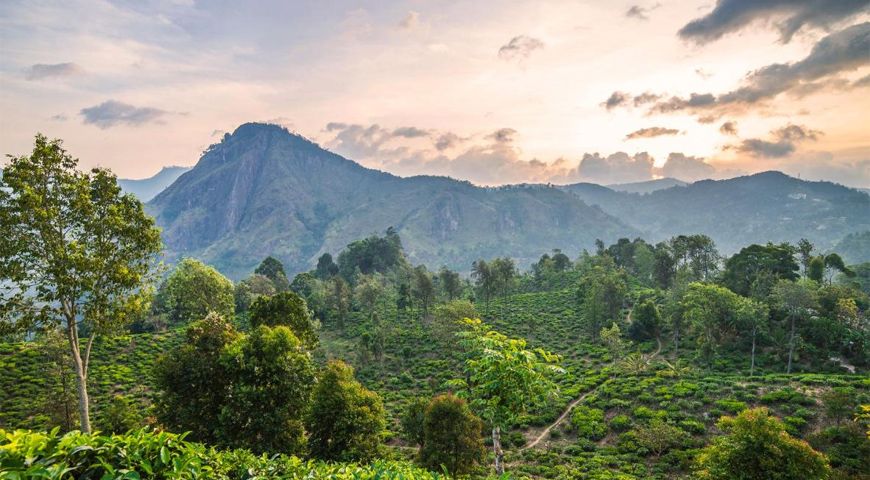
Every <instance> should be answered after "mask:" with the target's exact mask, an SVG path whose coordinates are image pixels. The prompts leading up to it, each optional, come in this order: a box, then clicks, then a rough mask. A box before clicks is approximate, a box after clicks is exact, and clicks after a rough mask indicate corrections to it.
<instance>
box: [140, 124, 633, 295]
mask: <svg viewBox="0 0 870 480" xmlns="http://www.w3.org/2000/svg"><path fill="white" fill-rule="evenodd" d="M147 208H148V210H149V212H150V213H152V214H153V215H154V216H155V217H156V218H157V223H158V224H159V225H160V226H161V227H163V238H164V241H165V242H166V246H167V255H168V256H169V260H173V259H177V258H179V257H181V256H185V255H189V256H196V257H199V258H201V259H203V260H204V261H207V262H209V263H212V264H214V265H215V266H217V267H218V268H219V269H220V270H221V271H222V272H224V273H225V274H227V275H229V276H231V277H233V278H240V277H242V276H244V275H247V274H248V273H249V272H251V271H252V270H253V269H254V267H255V266H256V265H257V263H258V262H260V261H261V260H262V259H263V258H264V257H265V256H267V255H274V256H276V257H277V258H279V259H280V260H281V261H282V262H284V264H285V266H286V267H287V268H288V270H290V271H292V272H295V271H301V270H305V269H308V268H310V267H311V266H312V265H313V264H314V262H315V261H316V259H317V257H318V256H319V255H320V254H322V253H323V252H332V253H337V252H338V251H340V250H341V249H343V248H344V247H345V246H346V245H347V244H348V243H350V242H351V241H354V240H357V239H359V238H361V237H364V236H367V235H370V234H373V233H382V232H383V231H384V230H386V229H387V228H388V227H390V226H394V227H395V228H396V229H397V231H398V233H399V234H400V235H401V237H402V240H403V243H404V246H405V250H406V252H407V253H408V256H409V257H410V259H411V260H412V261H414V262H422V263H425V264H427V265H429V266H430V267H433V268H437V267H439V266H441V265H447V266H450V267H452V268H456V269H460V270H463V271H465V270H468V269H469V268H470V265H471V262H473V261H474V260H476V259H478V258H491V257H493V256H496V255H510V256H512V257H514V258H515V259H517V261H518V262H520V263H521V264H528V263H530V262H531V261H532V260H534V259H537V257H539V256H540V255H541V254H542V253H544V252H546V251H549V250H550V249H552V248H562V249H563V250H565V251H567V252H579V251H580V250H581V249H583V248H590V247H592V246H593V244H594V241H595V239H596V238H602V239H605V240H609V241H613V240H615V239H616V238H618V237H619V236H626V235H628V236H634V235H638V234H640V232H639V231H637V230H636V229H633V228H631V227H628V226H626V225H625V224H624V223H622V222H621V221H619V220H617V219H616V218H613V217H612V216H610V215H608V214H606V213H604V212H603V211H601V210H600V209H597V208H592V207H590V206H588V205H587V204H586V203H584V202H583V201H582V200H580V199H579V198H577V197H576V196H574V195H571V194H569V193H567V192H564V191H562V190H561V189H558V188H553V187H546V186H542V185H522V186H509V187H500V188H481V187H477V186H474V185H472V184H470V183H468V182H462V181H457V180H453V179H449V178H444V177H429V176H418V177H411V178H400V177H397V176H394V175H391V174H388V173H384V172H380V171H377V170H371V169H368V168H365V167H363V166H361V165H359V164H357V163H355V162H352V161H350V160H347V159H345V158H343V157H341V156H339V155H336V154H334V153H331V152H328V151H326V150H324V149H322V148H320V147H319V146H318V145H316V144H314V143H312V142H310V141H308V140H306V139H305V138H303V137H301V136H298V135H294V134H291V133H289V132H288V131H287V130H286V129H283V128H281V127H278V126H275V125H264V124H254V123H250V124H245V125H242V126H240V127H239V128H238V129H236V131H235V132H233V133H232V134H231V135H227V136H225V137H224V138H223V140H222V141H221V143H219V144H215V145H212V146H211V147H210V148H209V149H208V150H207V151H206V152H205V154H203V156H202V158H200V160H199V162H198V163H197V164H196V166H195V167H194V168H193V169H192V170H191V171H189V172H188V173H186V174H184V175H182V176H181V177H179V178H178V179H177V180H176V181H175V182H174V183H173V184H172V185H171V186H169V187H168V188H166V189H165V190H164V191H163V192H161V193H160V194H159V195H157V196H156V197H155V198H154V199H153V200H152V201H151V202H150V203H149V204H148V206H147Z"/></svg>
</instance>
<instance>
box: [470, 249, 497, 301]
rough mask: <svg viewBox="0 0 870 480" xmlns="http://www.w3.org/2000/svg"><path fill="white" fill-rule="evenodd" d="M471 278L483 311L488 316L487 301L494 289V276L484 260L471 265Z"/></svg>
mask: <svg viewBox="0 0 870 480" xmlns="http://www.w3.org/2000/svg"><path fill="white" fill-rule="evenodd" d="M471 278H473V279H474V286H475V287H477V290H478V291H479V292H480V295H481V296H482V297H483V303H484V310H485V311H486V313H487V314H489V299H490V297H491V296H492V293H493V289H494V287H495V276H494V275H493V272H492V269H491V268H490V265H489V264H488V263H486V260H477V261H475V262H474V263H473V264H471Z"/></svg>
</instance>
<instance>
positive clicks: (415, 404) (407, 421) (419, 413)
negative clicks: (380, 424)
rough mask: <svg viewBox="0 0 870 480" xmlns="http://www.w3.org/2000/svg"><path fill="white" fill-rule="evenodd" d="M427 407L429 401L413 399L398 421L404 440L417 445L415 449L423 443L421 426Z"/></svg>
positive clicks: (423, 436)
mask: <svg viewBox="0 0 870 480" xmlns="http://www.w3.org/2000/svg"><path fill="white" fill-rule="evenodd" d="M428 406H429V401H428V400H426V399H425V398H419V397H418V398H413V399H411V403H409V404H408V406H407V407H406V408H405V411H404V412H403V413H402V418H400V419H399V423H400V424H401V427H402V435H403V436H404V437H405V440H407V441H409V442H411V443H413V444H415V445H417V447H422V446H423V443H424V441H425V432H424V431H423V428H424V427H423V424H424V422H425V419H426V407H428Z"/></svg>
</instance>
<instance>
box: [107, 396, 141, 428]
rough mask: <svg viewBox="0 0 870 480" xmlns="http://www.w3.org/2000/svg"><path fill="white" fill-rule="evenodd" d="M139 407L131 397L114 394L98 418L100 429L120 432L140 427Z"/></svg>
mask: <svg viewBox="0 0 870 480" xmlns="http://www.w3.org/2000/svg"><path fill="white" fill-rule="evenodd" d="M139 408H140V407H139V406H138V405H136V404H135V402H134V401H133V399H131V398H129V397H126V396H124V395H115V396H114V397H112V400H111V402H109V405H108V406H107V407H106V411H105V413H104V414H103V417H102V418H101V419H100V420H101V421H100V422H99V423H100V426H99V428H100V430H102V431H104V432H108V433H115V434H120V433H127V432H128V431H130V430H133V429H135V428H139V427H141V426H142V417H141V415H140V414H139V412H140V410H139Z"/></svg>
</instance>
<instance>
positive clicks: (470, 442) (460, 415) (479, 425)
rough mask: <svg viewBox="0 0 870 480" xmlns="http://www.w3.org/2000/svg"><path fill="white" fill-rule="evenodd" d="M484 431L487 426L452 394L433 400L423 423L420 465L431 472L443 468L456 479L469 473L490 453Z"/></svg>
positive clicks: (462, 401) (461, 400)
mask: <svg viewBox="0 0 870 480" xmlns="http://www.w3.org/2000/svg"><path fill="white" fill-rule="evenodd" d="M481 430H483V422H481V421H480V419H479V418H477V416H475V415H474V414H473V413H472V412H471V410H470V409H469V408H468V405H467V404H466V403H465V400H463V399H461V398H459V397H456V396H454V395H452V394H449V393H448V394H445V395H439V396H437V397H435V398H433V399H432V402H431V403H429V406H428V407H426V412H425V416H424V419H423V436H424V441H423V446H422V447H421V448H420V463H422V464H423V466H424V467H426V468H428V469H430V470H438V469H440V468H442V466H443V468H445V469H446V470H447V472H448V473H449V474H450V475H451V476H452V477H453V478H456V477H457V476H458V475H464V474H467V473H469V472H470V471H471V469H472V468H473V467H474V465H475V464H476V463H478V462H480V461H481V460H482V459H483V458H484V454H485V452H486V450H485V449H484V446H483V438H481V435H480V432H481Z"/></svg>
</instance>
